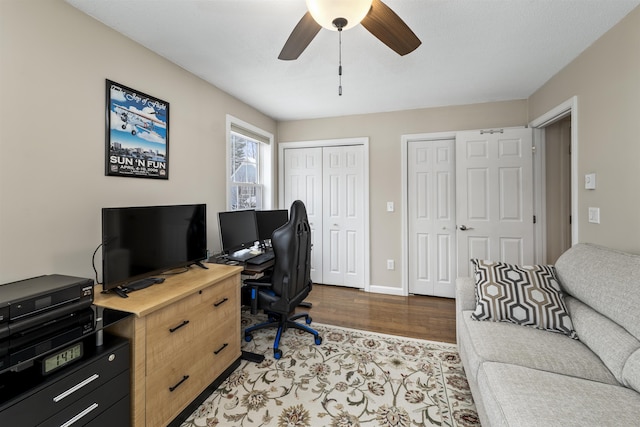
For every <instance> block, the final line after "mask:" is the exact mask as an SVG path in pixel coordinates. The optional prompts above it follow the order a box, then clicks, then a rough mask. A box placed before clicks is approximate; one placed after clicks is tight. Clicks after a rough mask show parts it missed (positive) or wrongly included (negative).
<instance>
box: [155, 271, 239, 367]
mask: <svg viewBox="0 0 640 427" xmlns="http://www.w3.org/2000/svg"><path fill="white" fill-rule="evenodd" d="M238 293H239V289H238V287H237V285H235V283H234V282H233V281H232V280H227V281H224V282H222V283H220V284H217V285H214V286H212V287H210V288H207V289H204V290H202V291H200V292H198V293H196V294H193V295H191V296H188V297H186V298H184V299H182V300H181V301H178V302H177V303H175V304H172V305H171V306H169V307H166V308H164V309H162V310H160V311H157V312H155V313H152V314H150V315H149V316H148V317H147V336H146V339H147V351H146V365H147V375H150V373H153V372H155V371H157V370H161V369H162V368H163V367H164V366H167V365H169V364H174V363H177V359H179V358H181V357H180V356H181V355H182V354H184V353H191V354H192V356H194V357H195V355H197V354H200V353H201V352H202V351H204V350H201V348H202V347H203V346H206V345H208V342H209V341H210V338H211V336H212V334H214V333H216V330H217V329H219V327H220V326H222V325H223V324H226V323H227V322H228V321H229V319H233V318H236V317H237V316H239V310H240V302H239V299H238Z"/></svg>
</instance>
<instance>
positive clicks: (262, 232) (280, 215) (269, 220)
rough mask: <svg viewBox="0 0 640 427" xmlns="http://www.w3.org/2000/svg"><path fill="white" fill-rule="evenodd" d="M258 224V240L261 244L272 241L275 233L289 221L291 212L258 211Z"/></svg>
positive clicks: (284, 210)
mask: <svg viewBox="0 0 640 427" xmlns="http://www.w3.org/2000/svg"><path fill="white" fill-rule="evenodd" d="M256 220H257V222H258V238H259V240H260V241H261V242H264V241H265V240H269V239H271V235H272V234H273V232H274V231H275V230H276V229H278V228H280V227H281V226H283V225H284V224H286V223H287V221H289V211H288V210H286V209H276V210H268V211H256Z"/></svg>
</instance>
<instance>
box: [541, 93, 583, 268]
mask: <svg viewBox="0 0 640 427" xmlns="http://www.w3.org/2000/svg"><path fill="white" fill-rule="evenodd" d="M567 116H571V245H572V246H573V245H575V244H576V243H578V241H579V240H578V219H579V212H578V190H579V182H580V181H579V179H578V97H577V96H573V97H571V98H569V99H568V100H566V101H564V102H563V103H561V104H559V105H557V106H556V107H554V108H552V109H551V110H549V111H547V112H546V113H544V114H542V115H541V116H539V117H537V118H535V119H534V120H532V121H531V122H530V123H529V126H530V127H531V128H533V144H534V146H535V147H537V148H536V155H535V156H534V161H533V180H534V186H533V194H534V201H533V203H534V211H535V212H536V215H537V219H538V224H539V227H536V228H535V230H534V233H535V236H534V242H535V256H536V262H537V263H545V262H546V259H547V235H546V230H547V218H546V217H547V214H546V197H547V195H546V181H545V174H544V170H545V161H544V158H545V156H544V154H545V130H544V128H545V127H546V126H549V125H550V124H553V123H555V122H557V121H559V120H561V119H564V118H565V117H567Z"/></svg>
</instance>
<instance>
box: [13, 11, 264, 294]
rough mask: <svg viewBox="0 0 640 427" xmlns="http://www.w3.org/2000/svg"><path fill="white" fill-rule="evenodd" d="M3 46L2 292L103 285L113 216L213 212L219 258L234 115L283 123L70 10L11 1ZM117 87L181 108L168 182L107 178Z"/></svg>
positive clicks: (213, 244)
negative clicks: (103, 250)
mask: <svg viewBox="0 0 640 427" xmlns="http://www.w3.org/2000/svg"><path fill="white" fill-rule="evenodd" d="M0 43H1V47H0V49H1V50H0V54H1V59H0V63H1V65H0V67H1V69H0V72H1V73H0V94H1V96H0V120H1V122H0V236H1V237H0V283H6V282H9V281H13V280H18V279H23V278H28V277H32V276H36V275H41V274H50V273H60V274H70V275H78V276H82V277H93V276H94V273H93V270H92V266H91V254H92V253H93V251H94V249H95V248H96V247H97V246H98V244H99V243H100V239H101V236H100V221H101V220H100V209H101V208H102V207H104V206H126V205H152V204H172V203H207V208H208V229H209V232H208V240H209V247H210V248H211V249H212V250H215V249H219V238H218V226H217V217H216V212H217V211H219V210H224V209H225V200H226V199H225V185H226V183H225V120H226V114H232V115H234V116H236V117H238V118H240V119H242V120H244V121H246V122H249V123H252V124H253V125H255V126H258V127H261V128H263V129H264V130H266V131H269V132H272V133H275V131H276V123H275V121H274V120H272V119H270V118H268V117H267V116H265V115H263V114H261V113H259V112H258V111H256V110H255V109H253V108H251V107H249V106H247V105H245V104H243V103H241V102H239V101H238V100H236V99H234V98H233V97H231V96H229V95H227V94H225V93H224V92H222V91H220V90H218V89H217V88H215V87H213V86H211V85H210V84H207V83H205V82H204V81H202V80H201V79H199V78H197V77H195V76H194V75H192V74H189V73H187V72H186V71H184V70H183V69H181V68H179V67H178V66H176V65H174V64H171V63H169V62H167V61H166V60H164V59H163V58H161V57H159V56H158V55H156V54H154V53H152V52H150V51H149V50H147V49H145V48H143V47H142V46H140V45H138V44H136V43H134V42H132V41H131V40H129V39H127V38H125V37H124V36H122V35H120V34H118V33H116V32H114V31H113V30H111V29H109V28H107V27H105V26H103V25H102V24H100V23H99V22H97V21H95V20H93V19H91V18H90V17H88V16H86V15H84V14H82V13H81V12H79V11H77V10H76V9H74V8H72V7H71V6H69V5H67V4H66V3H64V2H63V1H62V0H29V1H24V0H2V1H0ZM107 78H108V79H111V80H114V81H116V82H118V83H121V84H123V85H126V86H129V87H132V88H134V89H136V90H139V91H141V92H146V93H148V94H150V95H152V96H156V97H158V98H160V99H163V100H165V101H168V102H169V103H170V140H169V143H170V144H169V161H170V163H169V174H170V179H169V180H168V181H164V180H151V179H136V178H118V177H105V176H104V157H105V79H107ZM99 259H100V253H98V260H99ZM99 264H100V262H99V261H98V271H101V268H100V265H99ZM100 277H101V276H100Z"/></svg>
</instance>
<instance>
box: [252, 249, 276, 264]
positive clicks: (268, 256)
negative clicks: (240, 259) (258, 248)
mask: <svg viewBox="0 0 640 427" xmlns="http://www.w3.org/2000/svg"><path fill="white" fill-rule="evenodd" d="M275 256H276V255H275V254H274V253H273V251H268V252H264V253H261V254H260V255H256V256H254V257H253V258H249V259H248V260H247V264H254V265H260V264H264V263H265V262H268V261H271V260H272V259H274V258H275Z"/></svg>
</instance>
